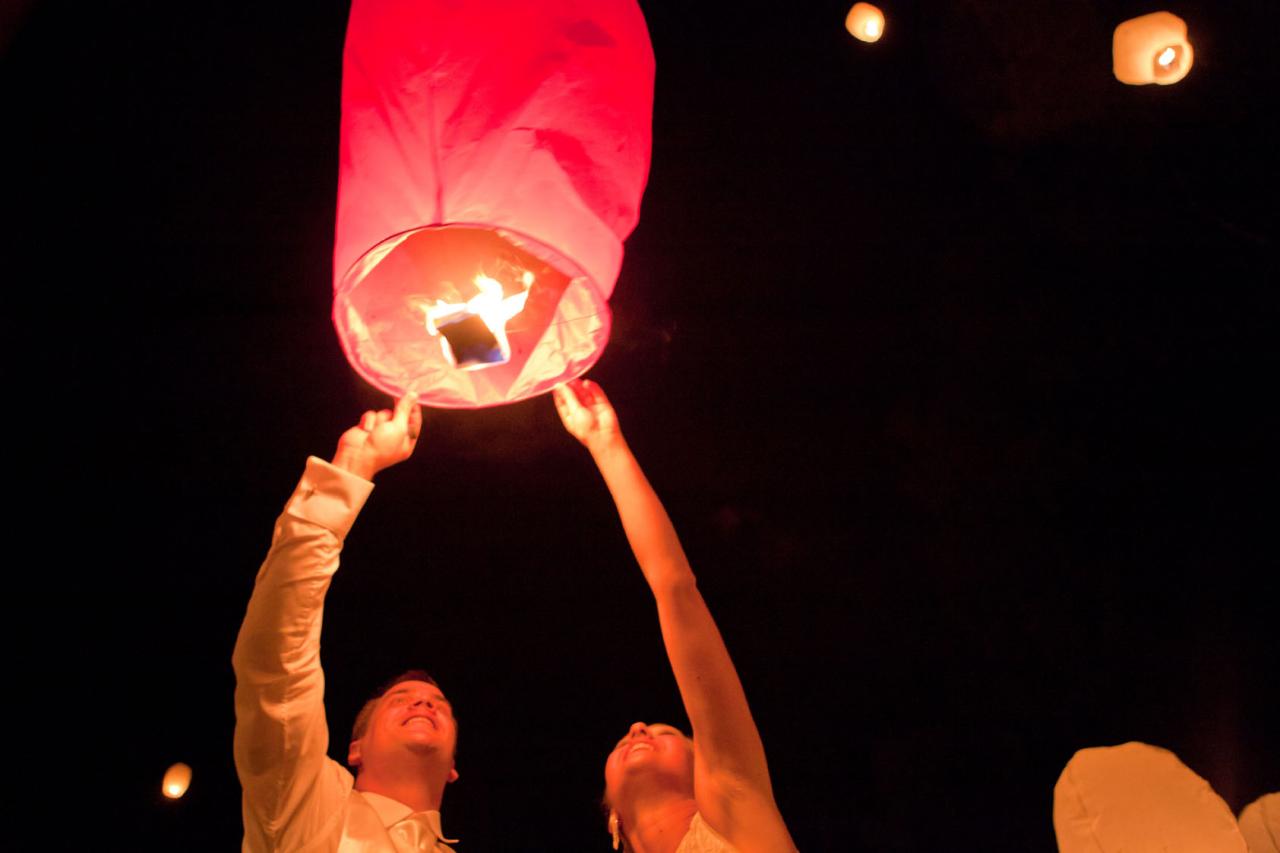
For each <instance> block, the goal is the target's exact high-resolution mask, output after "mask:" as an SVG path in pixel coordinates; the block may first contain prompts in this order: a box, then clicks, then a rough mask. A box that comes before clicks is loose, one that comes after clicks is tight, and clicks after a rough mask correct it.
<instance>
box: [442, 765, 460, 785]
mask: <svg viewBox="0 0 1280 853" xmlns="http://www.w3.org/2000/svg"><path fill="white" fill-rule="evenodd" d="M457 781H458V768H457V767H456V766H453V765H450V767H449V778H448V779H446V780H445V784H448V783H449V782H457Z"/></svg>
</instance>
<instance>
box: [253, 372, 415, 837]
mask: <svg viewBox="0 0 1280 853" xmlns="http://www.w3.org/2000/svg"><path fill="white" fill-rule="evenodd" d="M421 430H422V412H421V409H420V408H419V407H418V405H417V403H416V401H415V399H414V398H413V396H412V395H406V396H405V397H403V398H401V399H400V400H399V401H398V402H397V403H396V408H395V411H394V412H392V411H389V410H383V411H381V412H372V411H370V412H365V414H364V416H363V417H362V418H361V419H360V423H359V424H358V425H357V426H354V427H352V428H351V429H349V430H347V431H346V432H345V433H343V435H342V438H341V439H340V440H339V442H338V449H337V452H336V453H335V454H334V457H333V462H332V463H329V462H324V461H322V460H320V459H317V458H315V457H311V458H310V459H309V460H307V468H306V472H305V473H304V474H303V477H302V480H301V482H300V483H299V484H298V487H297V489H295V490H294V493H293V495H292V497H290V499H289V502H288V503H287V504H286V505H285V510H284V512H283V514H281V516H280V517H279V519H278V520H277V521H276V525H275V531H274V533H273V536H272V540H271V550H270V551H269V552H268V553H267V557H266V560H265V561H264V562H263V564H262V567H261V568H260V569H259V570H258V575H257V579H256V580H255V581H254V588H253V595H252V597H251V598H250V599H249V607H248V610H247V611H246V613H245V618H244V623H243V624H242V625H241V627H240V634H239V636H238V637H237V638H236V647H235V652H234V653H233V654H232V665H233V667H234V669H235V674H236V697H235V707H236V731H235V764H236V772H237V774H238V775H239V777H240V784H241V786H242V787H243V789H244V798H243V811H244V824H245V849H247V850H275V849H282V848H289V849H296V848H301V847H302V846H304V845H305V844H306V843H307V842H308V841H309V840H310V839H312V838H315V837H317V836H319V835H321V834H323V833H325V832H326V831H330V830H331V829H332V827H333V824H334V822H335V821H342V820H343V819H344V809H345V803H346V797H347V794H348V792H349V791H350V788H351V783H352V779H351V774H350V773H348V772H347V770H346V769H345V768H343V767H342V766H341V765H339V764H337V763H336V762H333V761H330V760H329V759H328V757H327V751H328V746H329V730H328V724H327V722H326V720H325V713H324V673H323V672H322V671H321V669H320V627H321V622H322V615H323V605H324V596H325V593H326V592H327V591H328V588H329V582H330V580H331V579H332V577H333V573H334V572H335V571H337V568H338V556H339V554H340V552H341V550H342V543H343V540H344V539H345V537H346V535H347V532H348V531H349V530H350V529H351V525H352V524H353V523H354V521H355V518H356V515H357V514H359V512H360V509H361V507H362V506H363V505H364V502H365V500H366V499H367V498H368V496H369V494H370V492H371V491H372V490H373V483H372V482H370V481H371V480H372V478H373V476H374V475H375V474H376V473H377V472H378V471H380V470H382V469H383V468H386V467H388V466H390V465H394V464H395V463H397V462H400V461H402V460H404V459H407V458H408V457H409V456H410V455H411V454H412V453H413V449H414V447H415V446H416V444H417V440H418V435H419V433H420V432H421Z"/></svg>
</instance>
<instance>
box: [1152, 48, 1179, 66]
mask: <svg viewBox="0 0 1280 853" xmlns="http://www.w3.org/2000/svg"><path fill="white" fill-rule="evenodd" d="M1177 58H1178V52H1177V51H1176V50H1174V49H1173V48H1171V47H1166V48H1165V49H1164V52H1163V53H1161V54H1160V56H1159V57H1157V58H1156V62H1158V63H1159V64H1160V65H1162V66H1164V67H1165V68H1168V67H1169V66H1170V65H1172V64H1173V61H1174V60H1175V59H1177Z"/></svg>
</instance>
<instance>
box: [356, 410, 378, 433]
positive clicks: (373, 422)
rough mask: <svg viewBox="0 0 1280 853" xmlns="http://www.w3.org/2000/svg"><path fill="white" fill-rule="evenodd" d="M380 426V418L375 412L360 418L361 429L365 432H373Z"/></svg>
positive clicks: (366, 413)
mask: <svg viewBox="0 0 1280 853" xmlns="http://www.w3.org/2000/svg"><path fill="white" fill-rule="evenodd" d="M377 425H378V416H377V415H376V414H374V413H373V412H365V413H364V414H363V415H361V416H360V429H362V430H364V431H365V432H372V431H373V428H374V427H375V426H377Z"/></svg>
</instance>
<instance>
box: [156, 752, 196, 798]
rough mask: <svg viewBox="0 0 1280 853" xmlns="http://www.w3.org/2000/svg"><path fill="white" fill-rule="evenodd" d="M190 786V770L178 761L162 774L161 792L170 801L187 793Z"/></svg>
mask: <svg viewBox="0 0 1280 853" xmlns="http://www.w3.org/2000/svg"><path fill="white" fill-rule="evenodd" d="M190 785H191V768H190V767H188V766H187V765H185V764H183V763H182V762H181V761H179V762H178V763H177V764H175V765H173V766H172V767H170V768H169V769H168V770H166V771H165V773H164V782H163V783H162V784H161V786H160V790H161V792H162V793H163V794H164V795H165V796H166V797H168V798H169V799H171V800H177V799H180V798H181V797H182V795H183V794H185V793H186V792H187V788H188V787H190Z"/></svg>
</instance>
